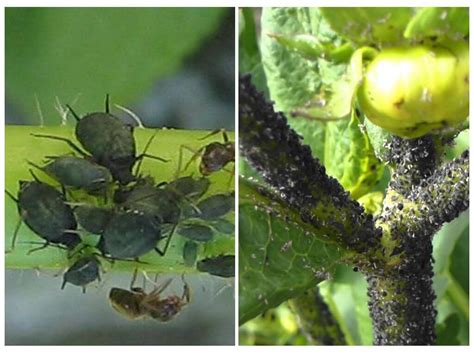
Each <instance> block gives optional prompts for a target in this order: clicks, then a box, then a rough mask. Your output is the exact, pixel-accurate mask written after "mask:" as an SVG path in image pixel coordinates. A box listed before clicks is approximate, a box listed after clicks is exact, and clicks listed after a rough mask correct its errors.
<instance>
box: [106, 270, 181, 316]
mask: <svg viewBox="0 0 474 355" xmlns="http://www.w3.org/2000/svg"><path fill="white" fill-rule="evenodd" d="M183 281H184V280H183ZM170 283H171V279H169V280H167V281H166V282H165V283H164V284H162V285H161V286H159V287H157V288H156V289H154V290H153V291H152V292H150V293H149V294H147V293H146V291H145V290H144V289H142V288H139V287H134V288H132V289H131V290H130V291H129V290H124V289H121V288H112V289H111V290H110V293H109V301H110V304H111V305H112V307H113V308H114V309H115V310H116V311H117V312H118V313H120V314H121V315H122V316H124V317H125V318H128V319H131V320H136V319H143V318H148V317H149V318H153V319H156V320H158V321H161V322H167V321H169V320H171V319H173V318H174V317H175V316H176V315H177V314H178V313H179V312H180V311H181V309H182V308H183V307H184V306H186V305H187V304H188V303H189V301H190V291H189V286H188V285H187V284H186V282H184V289H183V294H182V295H181V297H179V296H177V295H171V296H168V297H166V298H163V299H161V298H160V294H161V293H162V292H163V291H164V290H165V289H166V288H167V287H168V286H169V284H170Z"/></svg>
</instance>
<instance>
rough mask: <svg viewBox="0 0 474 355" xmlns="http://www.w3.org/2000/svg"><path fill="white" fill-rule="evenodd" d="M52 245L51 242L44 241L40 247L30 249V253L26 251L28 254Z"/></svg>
mask: <svg viewBox="0 0 474 355" xmlns="http://www.w3.org/2000/svg"><path fill="white" fill-rule="evenodd" d="M49 245H50V243H49V242H46V243H43V245H42V246H40V247H38V248H33V249H30V250H28V253H26V254H27V255H30V254H32V253H34V252H36V251H39V250H42V249H46V248H47V247H48V246H49Z"/></svg>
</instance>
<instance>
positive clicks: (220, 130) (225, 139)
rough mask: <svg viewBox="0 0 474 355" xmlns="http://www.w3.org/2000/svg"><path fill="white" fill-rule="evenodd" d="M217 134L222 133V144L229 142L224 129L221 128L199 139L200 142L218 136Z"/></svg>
mask: <svg viewBox="0 0 474 355" xmlns="http://www.w3.org/2000/svg"><path fill="white" fill-rule="evenodd" d="M219 132H222V136H223V138H224V142H225V143H227V142H228V141H229V138H228V137H227V133H226V131H225V129H223V128H217V129H215V130H213V131H212V132H211V133H209V134H207V135H205V136H204V137H202V138H199V140H200V141H203V140H204V139H207V138H209V137H212V136H215V135H216V134H218V133H219Z"/></svg>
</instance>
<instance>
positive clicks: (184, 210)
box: [7, 96, 234, 321]
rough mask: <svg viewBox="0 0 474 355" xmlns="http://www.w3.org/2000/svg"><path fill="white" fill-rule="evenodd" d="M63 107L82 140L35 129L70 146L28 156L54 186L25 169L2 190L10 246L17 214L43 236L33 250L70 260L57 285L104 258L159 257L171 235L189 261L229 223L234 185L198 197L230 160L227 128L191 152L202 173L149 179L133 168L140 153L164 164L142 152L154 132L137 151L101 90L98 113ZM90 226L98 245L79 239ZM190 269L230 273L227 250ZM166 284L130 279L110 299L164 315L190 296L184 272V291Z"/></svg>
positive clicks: (94, 272)
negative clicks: (42, 159)
mask: <svg viewBox="0 0 474 355" xmlns="http://www.w3.org/2000/svg"><path fill="white" fill-rule="evenodd" d="M68 108H69V110H70V111H71V112H72V114H73V116H74V117H75V118H76V120H77V124H76V128H75V136H76V138H77V140H78V141H79V143H80V146H79V145H77V144H76V143H74V142H73V141H71V140H69V139H67V138H64V137H58V136H50V135H43V134H35V135H34V136H35V137H37V138H40V139H54V140H59V141H64V142H65V143H67V144H68V145H69V147H70V148H72V150H73V152H71V154H69V155H62V156H50V157H46V159H47V162H46V165H40V164H37V163H34V162H29V164H30V165H31V166H32V167H33V168H34V169H36V170H39V171H41V172H42V173H44V174H46V175H48V176H49V177H51V178H53V179H54V180H55V181H56V182H57V185H56V186H52V185H50V184H48V183H45V182H43V181H42V180H40V179H39V178H38V176H37V174H36V173H35V172H34V171H33V170H30V172H31V175H32V176H33V179H32V180H31V181H20V182H19V191H18V194H17V196H14V195H13V194H11V193H10V192H8V191H7V194H8V195H9V196H10V197H11V198H12V199H13V200H14V201H15V202H16V204H17V207H18V213H19V215H20V220H19V222H18V224H17V226H16V228H15V231H14V235H13V238H12V245H11V248H12V249H13V248H14V247H15V243H16V237H17V234H18V231H19V228H20V226H21V223H22V222H24V223H25V224H26V225H27V226H28V227H29V228H30V229H31V230H32V231H33V232H35V234H36V235H37V236H39V237H40V238H42V239H43V240H44V243H43V245H42V246H41V247H39V248H36V249H32V250H30V253H31V252H33V251H36V250H39V249H43V248H46V247H50V246H55V247H58V248H61V249H65V250H66V251H67V255H68V259H69V261H70V264H71V266H70V267H69V268H68V270H67V271H66V272H65V273H64V276H63V284H62V288H64V287H65V285H66V284H67V283H71V284H73V285H77V286H80V287H82V288H83V290H84V291H85V287H86V286H87V285H88V284H89V283H91V282H93V281H95V280H99V281H100V271H101V266H102V264H101V262H100V260H101V259H104V260H107V261H109V262H110V263H113V262H114V261H115V260H129V261H135V262H139V263H140V262H142V261H140V257H142V256H143V255H145V254H147V253H149V252H153V251H154V252H157V253H158V254H159V255H161V256H164V255H165V254H166V252H167V249H168V247H169V245H170V241H171V239H172V237H173V235H174V234H179V235H180V236H181V237H183V238H185V239H186V243H185V244H184V247H183V251H182V253H183V264H184V265H186V266H187V267H195V265H196V260H197V257H198V248H199V245H200V244H202V243H206V242H209V241H210V240H212V239H213V238H214V235H215V234H216V233H221V234H227V235H229V234H232V233H233V232H234V224H233V223H232V222H230V221H229V220H228V215H229V213H231V212H232V211H233V209H234V193H233V192H231V193H218V194H214V195H211V196H205V194H206V193H207V192H208V189H209V187H210V185H211V181H210V180H209V178H207V175H209V174H211V173H212V172H215V171H218V170H220V169H222V168H223V167H224V166H225V165H226V164H227V163H229V162H231V161H233V159H234V155H233V154H234V153H233V147H234V143H233V142H229V140H228V138H227V135H226V134H225V133H224V138H225V142H224V144H221V143H217V142H214V143H211V144H209V145H207V146H205V147H203V148H201V149H200V150H199V151H198V152H196V153H195V156H193V158H192V160H195V159H196V158H197V157H198V156H200V157H201V165H200V171H201V173H202V174H203V175H205V176H202V177H193V176H184V177H176V178H175V179H174V180H173V181H168V182H161V183H159V184H157V183H156V182H155V180H154V178H153V177H151V176H145V175H142V174H140V172H139V170H140V165H141V161H142V159H144V158H151V159H155V160H159V161H161V162H163V163H166V162H167V160H165V159H163V158H160V157H156V156H153V155H149V154H147V153H146V150H147V148H148V146H149V145H150V144H151V142H152V140H153V138H154V137H155V135H153V136H152V137H151V138H150V140H149V141H148V143H147V145H146V147H145V151H144V152H143V153H142V154H139V155H137V153H136V143H135V138H134V135H133V127H132V126H130V125H128V124H126V123H124V122H122V121H121V120H120V119H119V118H117V117H115V116H114V115H112V114H110V112H109V98H108V96H107V97H106V104H105V113H101V112H97V113H91V114H87V115H85V116H84V117H82V118H80V117H79V116H78V115H77V114H76V113H75V112H74V111H73V109H72V108H71V107H69V106H68ZM212 147H218V149H217V150H216V149H213V148H212ZM223 147H225V148H226V149H222V148H223ZM231 150H232V152H231ZM213 159H214V160H215V164H212V160H213ZM210 167H212V169H211V168H210ZM178 174H179V171H178V172H177V174H176V175H178ZM91 201H94V202H93V203H91ZM89 234H93V235H96V236H98V238H97V240H96V242H95V245H90V242H89V239H87V240H88V241H87V242H86V241H85V240H84V239H83V236H84V235H89ZM196 268H197V269H198V270H199V271H201V272H206V273H209V274H212V275H217V276H221V277H233V276H234V255H221V256H218V257H216V258H207V259H203V260H200V261H198V262H197V265H196ZM170 282H171V280H168V281H167V282H165V283H163V284H162V285H160V286H157V287H156V288H155V289H154V290H153V291H152V292H150V293H148V294H147V293H146V292H145V290H144V289H142V288H136V287H133V283H132V286H131V289H130V290H124V289H119V288H113V289H112V290H111V291H110V294H109V301H110V303H111V305H112V306H113V308H114V309H116V310H117V311H119V312H120V313H121V314H123V315H126V316H127V318H130V319H138V318H143V317H147V316H148V317H150V318H153V319H157V320H161V321H167V320H170V319H171V318H173V316H174V315H175V314H177V313H178V312H179V311H180V309H181V308H182V307H183V306H184V305H186V304H187V303H188V302H189V300H190V290H189V287H188V285H187V284H186V282H185V281H184V279H183V282H184V285H185V286H184V291H183V295H182V296H181V297H178V296H175V295H172V296H169V297H167V298H163V299H162V298H161V297H160V295H161V293H162V292H163V291H164V290H165V289H166V288H167V286H168V285H169V283H170Z"/></svg>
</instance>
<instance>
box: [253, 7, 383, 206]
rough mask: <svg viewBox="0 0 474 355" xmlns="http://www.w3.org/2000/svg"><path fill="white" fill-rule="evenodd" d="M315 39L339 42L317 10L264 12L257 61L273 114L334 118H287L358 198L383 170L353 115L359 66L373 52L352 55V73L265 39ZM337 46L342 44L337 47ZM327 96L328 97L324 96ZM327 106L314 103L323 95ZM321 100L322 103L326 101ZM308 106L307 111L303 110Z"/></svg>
mask: <svg viewBox="0 0 474 355" xmlns="http://www.w3.org/2000/svg"><path fill="white" fill-rule="evenodd" d="M305 31H306V32H307V33H309V34H311V35H314V36H316V37H317V38H318V40H320V41H321V42H324V41H328V40H329V39H331V40H332V41H334V42H335V43H338V41H339V42H340V40H338V39H337V37H336V36H335V35H334V33H332V32H331V31H330V30H329V28H328V26H327V24H326V23H325V22H324V21H323V20H322V19H321V16H320V13H319V10H318V9H308V8H305V9H299V8H283V9H281V8H278V9H264V10H263V15H262V33H263V35H262V60H263V63H264V68H265V72H266V76H267V82H268V87H269V90H270V95H271V97H272V99H273V100H275V105H276V107H277V109H281V110H283V111H284V112H285V113H286V114H287V116H290V115H291V113H295V112H296V113H298V114H300V115H301V114H302V115H304V116H312V117H321V118H322V119H323V120H324V118H328V117H331V118H334V117H338V118H341V117H345V118H346V119H340V120H338V121H335V122H324V123H323V122H318V121H314V120H308V119H303V118H301V117H300V118H289V119H288V121H289V122H290V124H291V126H292V127H293V128H294V129H295V130H296V131H297V132H298V133H299V134H301V135H302V136H303V137H304V143H306V144H308V145H309V146H310V147H311V149H312V152H313V155H314V156H315V157H317V158H318V159H319V160H320V161H321V162H322V163H323V165H324V166H325V167H326V169H327V172H328V174H329V175H331V176H333V177H335V178H337V179H338V180H339V181H340V182H341V184H342V185H343V186H344V188H346V189H347V190H349V191H350V192H351V195H352V197H354V198H356V199H357V198H359V197H361V196H362V195H364V194H366V193H367V192H369V191H370V190H371V189H372V188H373V186H374V185H375V184H376V183H377V181H378V179H379V178H380V177H381V174H382V173H383V166H382V165H381V164H380V163H379V162H378V161H377V159H376V158H375V156H374V153H373V149H372V147H371V144H370V142H369V139H368V137H367V135H366V134H365V132H363V131H361V129H360V128H359V123H360V122H359V121H358V119H357V117H355V113H354V112H352V115H351V108H352V101H353V94H354V91H355V89H356V87H357V85H358V82H359V81H360V78H361V75H362V64H363V60H364V58H366V56H370V55H372V54H373V53H372V51H370V50H367V49H364V50H361V51H359V52H357V55H356V54H354V57H353V58H354V59H353V61H352V65H351V68H352V70H351V72H350V73H349V74H348V75H345V74H347V73H346V70H347V65H340V64H334V63H330V62H328V61H326V60H324V59H319V60H316V61H310V60H307V59H305V58H304V57H302V56H301V55H300V54H299V53H295V52H294V51H293V50H292V49H291V48H287V47H285V46H282V45H281V44H279V43H278V42H277V41H276V40H274V39H273V38H271V37H270V36H268V35H265V34H266V33H278V34H283V35H285V34H288V35H291V34H298V33H302V32H303V33H305ZM340 43H342V42H340ZM325 90H327V91H325ZM325 92H326V93H327V92H331V93H333V95H332V96H331V94H325V95H329V96H326V98H327V100H328V102H327V103H326V104H325V105H321V106H320V107H319V108H318V107H317V106H318V105H317V104H315V102H316V101H318V100H322V99H323V97H322V96H321V95H323V93H325ZM326 98H324V100H326ZM308 102H309V107H308V106H307V104H308Z"/></svg>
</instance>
